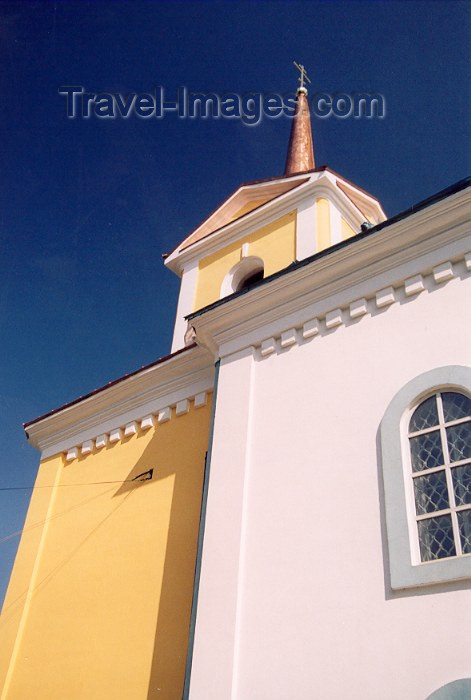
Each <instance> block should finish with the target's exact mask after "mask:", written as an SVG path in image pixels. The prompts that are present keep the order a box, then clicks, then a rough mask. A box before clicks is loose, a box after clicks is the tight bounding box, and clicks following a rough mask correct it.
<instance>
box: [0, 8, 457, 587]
mask: <svg viewBox="0 0 471 700" xmlns="http://www.w3.org/2000/svg"><path fill="white" fill-rule="evenodd" d="M470 29H471V27H470V10H469V5H468V4H467V3H464V2H309V3H308V2H258V3H255V2H240V3H236V2H233V3H231V2H204V3H202V2H199V3H197V2H150V1H140V0H138V1H135V2H132V3H131V2H128V3H125V2H116V1H112V2H101V3H98V2H67V3H65V2H51V1H49V0H48V1H47V2H41V1H37V2H29V3H23V2H15V1H13V2H1V3H0V34H1V41H0V56H1V64H2V71H1V75H0V84H1V101H0V127H1V139H2V150H1V154H2V155H1V157H0V177H1V187H0V261H1V272H0V332H1V341H2V342H1V353H2V358H1V363H0V372H1V380H0V410H1V416H2V421H1V424H0V430H1V435H0V437H1V444H2V451H1V458H0V459H1V462H0V489H9V488H12V487H23V486H29V485H32V484H33V483H34V479H35V475H36V471H37V467H38V459H39V455H38V453H37V452H36V451H35V450H34V449H33V448H31V447H30V446H29V445H28V444H27V442H26V440H25V437H24V434H23V431H22V427H21V424H22V422H24V421H28V420H31V419H32V418H34V417H36V416H38V415H40V414H42V413H44V412H46V411H48V410H49V409H52V408H56V407H58V406H60V405H62V404H63V403H65V402H67V401H70V400H72V399H74V398H76V397H77V396H79V395H82V394H85V393H87V392H88V391H90V390H92V389H94V388H96V387H99V386H101V385H103V384H105V383H106V382H108V381H110V380H113V379H116V378H117V377H119V376H121V375H123V374H125V373H127V372H130V371H133V370H135V369H136V368H138V367H140V366H142V365H144V364H147V363H149V362H152V361H153V360H155V359H157V358H158V357H160V356H162V355H165V354H167V353H168V352H169V348H170V342H171V335H172V329H173V318H174V314H175V309H176V301H177V294H178V279H177V278H176V277H175V276H174V275H173V274H172V273H171V272H169V271H167V270H166V269H165V268H164V267H163V265H162V260H161V254H162V253H164V252H167V251H169V250H171V249H172V248H173V247H174V246H175V245H176V244H177V243H178V242H179V241H180V240H182V239H183V238H184V237H185V236H186V235H187V234H188V233H189V231H190V230H191V229H192V228H194V226H195V225H197V224H198V223H199V222H200V221H201V220H202V219H203V218H204V217H205V216H206V215H207V214H208V213H209V212H210V211H212V210H213V209H214V208H215V207H216V206H217V204H218V203H219V202H220V201H221V200H223V199H224V198H225V197H226V196H227V195H228V194H229V193H230V192H231V191H232V190H233V189H234V188H235V187H236V186H237V185H238V184H240V183H241V182H246V181H252V180H257V179H260V178H264V177H271V176H275V175H279V174H282V172H283V169H284V161H285V156H286V147H287V143H288V138H289V130H290V121H289V119H288V118H286V117H280V118H278V119H262V121H261V123H260V124H259V125H258V126H246V125H244V124H242V123H241V122H240V121H238V120H228V119H218V120H217V119H207V120H202V119H194V120H183V119H178V118H177V117H176V116H174V115H171V114H169V115H166V116H165V117H164V118H163V119H161V120H156V119H139V118H138V117H136V116H131V117H130V118H129V119H126V120H125V119H115V120H105V119H98V118H95V117H91V118H90V119H88V120H83V119H67V117H66V114H65V99H64V97H62V96H60V95H59V94H58V92H57V89H58V87H59V86H61V85H82V86H84V88H85V89H87V90H88V91H90V92H120V93H122V94H125V93H128V92H151V91H152V90H153V88H154V86H155V85H162V86H164V88H165V90H166V93H167V94H168V98H169V99H173V97H172V95H173V94H175V92H176V88H177V86H179V85H184V86H186V87H187V88H188V90H190V91H194V92H198V91H202V92H215V93H217V94H222V93H225V92H234V93H241V94H243V93H246V92H261V93H265V92H277V93H285V92H288V91H294V90H295V88H296V85H297V83H296V80H297V76H296V72H295V70H294V68H293V66H292V61H293V60H297V61H298V62H301V63H303V64H304V65H305V66H306V67H307V68H308V71H309V74H310V77H311V80H312V86H311V92H319V91H325V92H328V93H329V94H334V93H336V92H343V93H347V94H351V93H353V92H360V91H364V92H379V93H381V94H382V95H383V96H384V98H385V101H386V116H385V118H383V119H370V120H368V119H353V118H347V119H339V118H335V117H330V118H328V119H319V118H315V119H313V132H314V144H315V151H316V164H317V165H323V164H326V165H329V166H330V167H331V168H332V169H334V170H336V171H338V172H339V173H341V174H342V175H344V176H345V177H347V178H348V179H350V180H352V181H353V182H355V183H356V184H358V185H359V186H360V187H362V188H364V189H366V190H367V191H369V192H372V193H373V194H375V195H376V196H378V197H379V199H380V200H381V202H382V204H383V206H384V208H385V210H386V212H387V214H388V215H394V214H396V213H398V212H400V211H402V210H403V209H406V208H407V207H409V206H410V205H412V204H414V203H416V202H418V201H419V200H421V199H423V198H425V197H427V196H429V195H432V194H434V193H435V192H438V191H439V190H441V189H443V188H444V187H446V186H448V185H450V184H452V183H453V182H456V181H457V180H459V179H461V178H463V177H465V176H467V175H468V174H469V170H470V168H469V165H470V146H471V144H470V128H469V98H470V94H469V80H468V75H469V62H470V55H469V50H468V49H467V47H468V46H469V35H470ZM424 352H426V349H424ZM30 495H31V490H30V489H27V488H20V489H18V490H0V513H1V518H0V600H1V599H2V598H3V594H4V591H5V588H6V585H7V582H8V578H9V574H10V569H11V566H12V564H13V559H14V556H15V552H16V548H17V546H18V542H19V537H18V536H12V537H9V536H10V535H11V534H12V533H14V532H16V531H18V530H21V527H22V525H23V522H24V518H25V514H26V509H27V507H28V502H29V498H30Z"/></svg>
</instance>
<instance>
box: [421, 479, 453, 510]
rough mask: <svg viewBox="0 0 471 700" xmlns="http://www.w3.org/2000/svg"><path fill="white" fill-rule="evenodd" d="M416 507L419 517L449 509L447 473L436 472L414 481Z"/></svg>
mask: <svg viewBox="0 0 471 700" xmlns="http://www.w3.org/2000/svg"><path fill="white" fill-rule="evenodd" d="M414 491H415V507H416V510H417V515H425V513H433V511H434V510H444V509H445V508H449V501H448V489H447V485H446V476H445V472H444V471H442V472H434V473H433V474H429V475H428V476H419V477H417V478H416V479H414Z"/></svg>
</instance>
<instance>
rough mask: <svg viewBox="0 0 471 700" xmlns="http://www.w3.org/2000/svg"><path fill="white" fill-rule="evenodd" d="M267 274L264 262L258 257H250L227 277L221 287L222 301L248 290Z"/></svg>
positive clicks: (230, 271) (239, 263)
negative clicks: (230, 295)
mask: <svg viewBox="0 0 471 700" xmlns="http://www.w3.org/2000/svg"><path fill="white" fill-rule="evenodd" d="M264 272H265V268H264V264H263V260H262V259H261V258H259V257H257V256H256V255H249V256H247V257H246V258H243V259H242V260H241V261H240V262H238V263H237V264H236V265H234V266H233V267H232V268H231V269H230V270H229V272H228V273H227V275H226V276H225V278H224V280H223V283H222V285H221V299H222V298H223V297H226V296H228V295H229V294H232V293H233V292H240V291H241V290H242V289H247V288H248V287H250V286H251V285H252V284H255V283H256V282H259V281H260V280H262V279H263V276H264Z"/></svg>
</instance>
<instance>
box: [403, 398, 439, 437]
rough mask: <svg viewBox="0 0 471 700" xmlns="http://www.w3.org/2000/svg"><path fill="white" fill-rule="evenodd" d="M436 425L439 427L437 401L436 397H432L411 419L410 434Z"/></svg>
mask: <svg viewBox="0 0 471 700" xmlns="http://www.w3.org/2000/svg"><path fill="white" fill-rule="evenodd" d="M434 425H438V413H437V400H436V398H435V396H431V397H430V398H429V399H427V400H426V401H424V402H423V403H421V404H420V406H419V407H418V408H416V409H415V411H414V413H413V414H412V418H411V419H410V423H409V432H410V433H415V432H416V431H417V430H424V429H425V428H431V427H432V426H434Z"/></svg>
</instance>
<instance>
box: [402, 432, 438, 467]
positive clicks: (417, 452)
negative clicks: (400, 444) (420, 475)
mask: <svg viewBox="0 0 471 700" xmlns="http://www.w3.org/2000/svg"><path fill="white" fill-rule="evenodd" d="M409 440H410V449H411V455H412V469H413V471H415V472H420V471H422V469H431V468H432V467H439V466H440V465H442V464H443V451H442V443H441V440H440V431H439V430H434V431H433V432H432V433H427V434H426V435H419V436H418V437H414V438H409Z"/></svg>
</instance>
